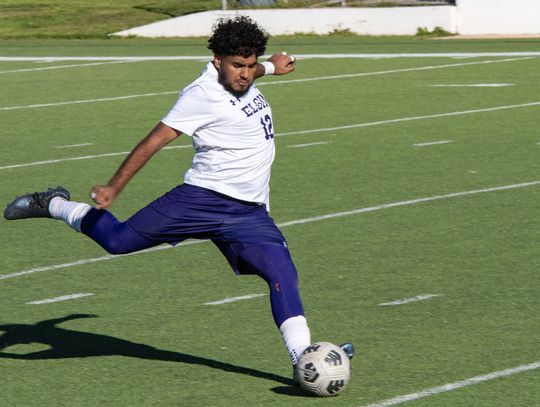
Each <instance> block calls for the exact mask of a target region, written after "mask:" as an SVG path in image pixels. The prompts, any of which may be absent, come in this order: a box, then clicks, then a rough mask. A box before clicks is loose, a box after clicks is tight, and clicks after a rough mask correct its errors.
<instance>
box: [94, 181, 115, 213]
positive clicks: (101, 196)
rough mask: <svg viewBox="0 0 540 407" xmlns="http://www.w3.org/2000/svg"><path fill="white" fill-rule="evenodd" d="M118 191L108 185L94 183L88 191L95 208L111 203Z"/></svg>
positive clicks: (104, 206)
mask: <svg viewBox="0 0 540 407" xmlns="http://www.w3.org/2000/svg"><path fill="white" fill-rule="evenodd" d="M119 193H120V191H119V190H118V189H117V188H115V187H112V186H109V185H96V186H95V187H93V188H92V190H91V191H90V198H92V200H93V201H94V202H95V203H96V209H105V208H108V207H109V206H111V205H112V203H113V202H114V200H115V199H116V196H117V195H118V194H119Z"/></svg>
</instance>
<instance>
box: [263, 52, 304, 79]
mask: <svg viewBox="0 0 540 407" xmlns="http://www.w3.org/2000/svg"><path fill="white" fill-rule="evenodd" d="M267 62H272V64H274V67H275V71H274V73H273V75H285V74H288V73H291V72H292V71H294V70H295V69H296V65H295V62H296V59H295V58H294V57H293V56H292V55H287V54H286V53H284V52H277V53H275V54H274V55H272V56H271V57H270V58H268V60H267ZM264 73H265V68H264V66H263V64H261V63H259V64H257V67H256V72H255V78H260V77H261V76H263V75H264Z"/></svg>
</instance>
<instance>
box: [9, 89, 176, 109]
mask: <svg viewBox="0 0 540 407" xmlns="http://www.w3.org/2000/svg"><path fill="white" fill-rule="evenodd" d="M178 93H179V92H178V91H177V90H175V91H172V92H156V93H143V94H139V95H127V96H117V97H110V98H99V99H84V100H69V101H66V102H54V103H39V104H35V105H21V106H6V107H0V111H1V110H19V109H37V108H41V107H53V106H66V105H77V104H84V103H97V102H111V101H116V100H126V99H135V98H143V97H152V96H164V95H172V94H178Z"/></svg>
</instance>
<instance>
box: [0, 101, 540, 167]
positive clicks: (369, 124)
mask: <svg viewBox="0 0 540 407" xmlns="http://www.w3.org/2000/svg"><path fill="white" fill-rule="evenodd" d="M534 106H540V101H539V102H530V103H523V104H519V105H506V106H495V107H488V108H485V109H474V110H463V111H458V112H447V113H438V114H432V115H426V116H410V117H401V118H397V119H390V120H380V121H375V122H366V123H358V124H349V125H346V126H337V127H325V128H321V129H311V130H300V131H290V132H286V133H277V134H276V137H280V136H290V135H296V134H310V133H321V132H331V131H337V130H348V129H356V128H361V127H372V126H382V125H386V124H394V123H400V122H408V121H413V120H425V119H435V118H439V117H452V116H461V115H467V114H473V113H484V112H494V111H498V110H508V109H519V108H524V107H534ZM190 147H191V146H188V145H184V146H174V147H165V148H164V150H166V149H173V148H190ZM126 154H129V151H122V152H118V153H104V154H96V155H86V156H79V157H66V158H58V159H55V160H45V161H34V162H30V163H23V164H11V165H4V166H0V170H8V169H13V168H23V167H31V166H35V165H45V164H56V163H61V162H65V161H77V160H88V159H92V158H102V157H113V156H118V155H126Z"/></svg>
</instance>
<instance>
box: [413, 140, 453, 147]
mask: <svg viewBox="0 0 540 407" xmlns="http://www.w3.org/2000/svg"><path fill="white" fill-rule="evenodd" d="M453 142H454V140H441V141H430V142H428V143H416V144H413V147H426V146H434V145H437V144H448V143H453Z"/></svg>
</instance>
